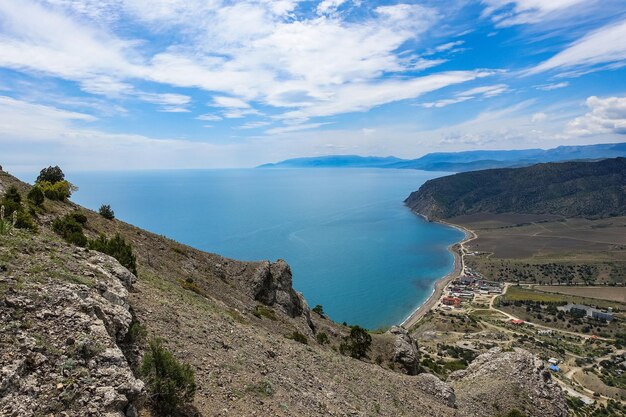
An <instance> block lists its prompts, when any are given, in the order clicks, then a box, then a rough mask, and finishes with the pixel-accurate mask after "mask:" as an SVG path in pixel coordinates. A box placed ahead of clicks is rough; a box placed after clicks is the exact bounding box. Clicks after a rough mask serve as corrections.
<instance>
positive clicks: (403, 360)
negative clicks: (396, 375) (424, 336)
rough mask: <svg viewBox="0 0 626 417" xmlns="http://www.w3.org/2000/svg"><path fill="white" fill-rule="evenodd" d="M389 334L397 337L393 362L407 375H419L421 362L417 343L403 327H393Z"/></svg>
mask: <svg viewBox="0 0 626 417" xmlns="http://www.w3.org/2000/svg"><path fill="white" fill-rule="evenodd" d="M389 333H390V334H392V335H393V336H395V341H394V353H393V361H394V362H395V363H397V364H398V365H400V369H402V371H403V372H404V373H406V374H407V375H417V372H418V371H419V362H420V358H419V350H418V347H417V342H416V341H415V340H414V339H413V338H412V337H411V336H409V332H408V331H407V330H406V329H404V328H402V327H398V326H393V327H392V328H391V329H389Z"/></svg>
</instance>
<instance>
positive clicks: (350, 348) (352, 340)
mask: <svg viewBox="0 0 626 417" xmlns="http://www.w3.org/2000/svg"><path fill="white" fill-rule="evenodd" d="M371 344H372V336H371V335H370V334H369V333H368V332H367V330H365V329H364V328H362V327H360V326H351V327H350V334H349V335H348V336H346V337H344V339H343V342H341V344H340V345H339V352H341V354H343V355H346V354H347V355H350V356H352V357H353V358H355V359H361V358H362V357H364V356H365V355H367V351H368V350H369V348H370V345H371Z"/></svg>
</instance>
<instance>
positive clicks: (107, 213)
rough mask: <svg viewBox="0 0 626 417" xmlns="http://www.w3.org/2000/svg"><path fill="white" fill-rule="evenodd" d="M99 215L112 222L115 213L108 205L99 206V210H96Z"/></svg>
mask: <svg viewBox="0 0 626 417" xmlns="http://www.w3.org/2000/svg"><path fill="white" fill-rule="evenodd" d="M98 212H99V213H100V215H101V216H102V217H104V218H105V219H107V220H113V219H114V218H115V212H114V211H113V209H112V208H111V206H110V205H108V204H103V205H101V206H100V210H98Z"/></svg>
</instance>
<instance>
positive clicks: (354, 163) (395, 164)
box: [259, 143, 626, 172]
mask: <svg viewBox="0 0 626 417" xmlns="http://www.w3.org/2000/svg"><path fill="white" fill-rule="evenodd" d="M616 157H626V143H617V144H615V143H612V144H601V145H585V146H559V147H557V148H554V149H547V150H546V149H524V150H511V151H466V152H437V153H429V154H427V155H424V156H422V157H421V158H417V159H400V158H396V157H393V156H388V157H376V156H358V155H328V156H315V157H309V158H296V159H287V160H285V161H282V162H277V163H274V164H264V165H261V166H259V168H396V169H419V170H424V171H447V172H466V171H476V170H480V169H490V168H509V167H523V166H529V165H533V164H537V163H541V162H560V161H572V160H598V159H605V158H616Z"/></svg>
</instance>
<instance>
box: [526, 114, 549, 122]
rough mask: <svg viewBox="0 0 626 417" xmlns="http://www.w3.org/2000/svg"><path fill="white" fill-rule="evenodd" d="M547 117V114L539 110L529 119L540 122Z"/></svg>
mask: <svg viewBox="0 0 626 417" xmlns="http://www.w3.org/2000/svg"><path fill="white" fill-rule="evenodd" d="M547 118H548V115H547V114H545V113H542V112H539V113H535V114H533V117H531V119H530V121H531V122H532V123H541V122H544V121H545V120H546V119H547Z"/></svg>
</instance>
